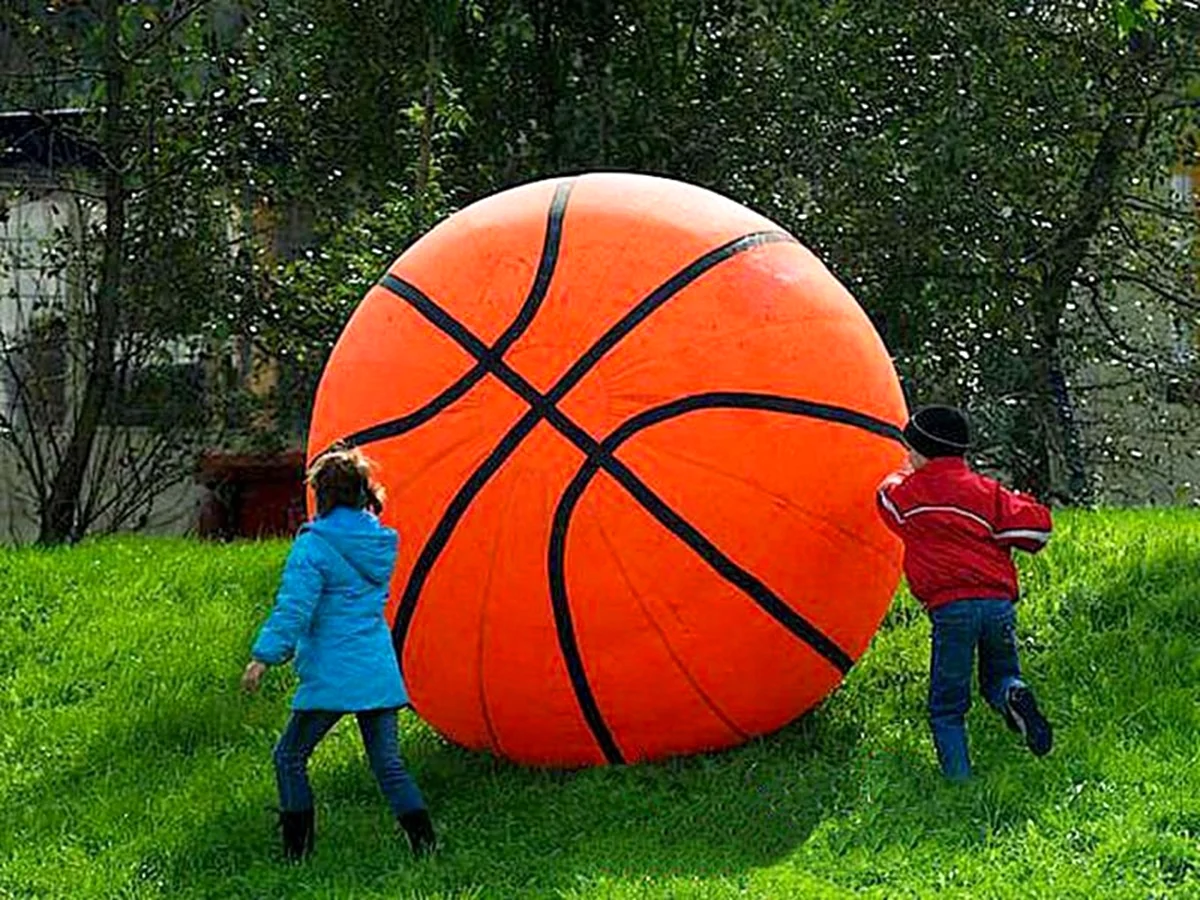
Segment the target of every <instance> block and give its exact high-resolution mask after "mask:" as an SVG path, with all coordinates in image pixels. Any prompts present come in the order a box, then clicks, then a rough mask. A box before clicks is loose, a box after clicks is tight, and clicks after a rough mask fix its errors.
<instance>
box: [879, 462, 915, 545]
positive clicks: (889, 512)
mask: <svg viewBox="0 0 1200 900" xmlns="http://www.w3.org/2000/svg"><path fill="white" fill-rule="evenodd" d="M906 477H907V476H906V474H905V473H903V472H894V473H893V474H891V475H889V476H888V477H887V478H885V479H883V483H882V484H880V485H879V489H878V490H877V491H876V492H875V506H876V508H877V509H878V510H879V517H880V518H881V519H883V524H885V525H886V526H887V527H888V528H890V529H891V530H892V531H894V532H895V533H896V534H901V533H902V529H903V528H904V525H905V518H904V514H903V513H902V512H900V507H899V506H898V505H897V503H896V499H895V491H896V488H898V487H900V485H902V484H904V479H905V478H906Z"/></svg>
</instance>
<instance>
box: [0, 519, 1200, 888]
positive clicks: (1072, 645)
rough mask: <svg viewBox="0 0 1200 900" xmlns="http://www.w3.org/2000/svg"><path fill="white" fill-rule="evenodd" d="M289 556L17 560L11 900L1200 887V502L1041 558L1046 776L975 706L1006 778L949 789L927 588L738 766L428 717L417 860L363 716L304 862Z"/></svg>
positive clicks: (329, 759)
mask: <svg viewBox="0 0 1200 900" xmlns="http://www.w3.org/2000/svg"><path fill="white" fill-rule="evenodd" d="M285 552H286V546H285V545H284V544H266V545H257V546H255V545H242V546H229V547H211V546H201V545H198V544H194V543H188V542H183V541H178V542H176V541H145V540H118V541H105V542H98V543H92V544H87V545H84V546H82V547H79V548H75V549H72V550H65V551H52V552H46V551H33V550H25V551H10V552H0V897H41V896H47V897H72V898H76V897H78V898H84V897H172V898H175V897H285V896H286V897H306V896H319V897H347V898H349V897H355V898H370V897H398V896H399V897H424V898H435V897H442V898H449V897H515V896H531V897H562V898H576V897H613V898H633V897H680V898H688V897H788V896H802V897H825V896H830V897H838V896H848V895H861V896H865V897H888V898H892V897H909V896H934V895H939V896H940V895H943V894H944V895H946V896H962V897H1055V898H1058V897H1087V898H1095V897H1130V898H1134V897H1136V898H1145V897H1168V896H1170V897H1200V758H1198V757H1200V516H1197V514H1195V513H1192V512H1187V511H1169V512H1166V511H1164V512H1107V513H1101V514H1077V515H1066V516H1063V517H1061V518H1060V519H1059V522H1058V533H1057V535H1056V537H1055V539H1054V541H1053V542H1052V545H1051V549H1050V550H1049V551H1048V552H1047V553H1046V554H1044V555H1043V556H1040V557H1036V558H1033V559H1025V560H1024V561H1023V565H1024V578H1025V585H1026V587H1027V590H1028V596H1027V599H1026V601H1025V602H1024V603H1023V605H1022V606H1021V607H1020V611H1019V614H1018V616H1019V623H1020V624H1019V628H1020V633H1021V635H1022V642H1023V653H1024V664H1025V667H1026V671H1027V674H1028V676H1029V678H1030V680H1031V681H1032V683H1033V684H1034V686H1035V688H1036V689H1037V691H1038V694H1039V697H1040V699H1041V701H1042V704H1043V706H1044V707H1045V708H1046V709H1047V710H1048V712H1049V713H1050V714H1051V716H1052V718H1053V719H1054V721H1055V723H1056V726H1057V746H1056V748H1055V751H1054V753H1053V754H1051V756H1049V757H1047V758H1046V759H1043V760H1036V759H1034V758H1033V757H1031V756H1030V755H1029V754H1028V753H1027V752H1026V751H1025V750H1024V748H1023V747H1022V746H1021V744H1020V742H1019V740H1018V739H1017V738H1016V737H1015V736H1014V735H1012V734H1011V733H1010V732H1008V731H1007V730H1006V729H1005V728H1004V727H1003V725H1002V723H1001V722H999V720H998V719H997V718H996V717H995V716H994V714H992V713H990V712H989V711H988V710H986V709H985V708H983V705H982V704H981V703H980V702H978V701H977V702H976V705H975V708H974V709H973V710H972V713H971V718H970V727H971V737H972V752H973V757H974V762H975V766H976V769H977V773H978V775H977V778H976V779H975V780H974V781H973V782H972V783H971V784H968V785H965V786H961V787H957V788H956V787H954V786H951V785H947V784H944V783H943V782H942V780H941V779H940V777H939V776H938V774H937V773H936V771H935V768H934V761H933V751H932V746H931V743H930V740H929V737H928V731H927V727H926V724H925V714H924V697H925V690H926V683H927V677H928V676H927V671H926V667H927V653H928V649H927V643H928V628H929V626H928V624H927V621H926V619H925V617H924V616H923V615H922V614H921V613H920V611H919V609H918V608H917V607H916V606H915V605H914V604H913V602H912V601H911V600H910V599H907V598H901V600H900V601H898V603H897V604H896V606H895V607H894V608H893V610H892V612H891V614H890V615H889V617H888V620H887V622H886V624H885V626H884V629H883V630H882V631H881V632H880V634H879V635H878V637H877V638H876V640H875V642H874V644H873V646H872V648H871V650H870V651H869V653H868V654H867V656H866V657H865V658H864V660H863V661H862V663H861V664H860V665H859V666H857V667H856V668H855V670H854V671H853V672H852V673H851V675H850V677H849V679H848V681H847V683H846V685H845V686H844V687H843V688H842V689H841V690H839V691H838V692H837V693H836V694H834V695H833V696H832V697H831V698H830V699H829V700H828V701H827V702H826V703H825V704H824V705H823V706H822V707H821V708H820V709H818V710H817V711H816V712H814V713H813V714H811V715H809V716H807V717H805V718H804V719H802V720H801V721H799V722H797V723H795V724H794V725H792V726H790V727H789V728H787V729H785V730H784V731H782V732H780V733H779V734H776V735H773V736H771V737H769V738H766V739H763V740H760V741H756V742H754V743H753V744H751V745H749V746H747V747H744V748H741V749H739V750H736V751H733V752H729V753H725V754H721V755H716V756H706V757H697V758H692V759H687V760H678V761H674V762H671V763H667V764H664V765H655V766H635V767H629V768H623V769H604V770H591V771H584V772H578V773H551V772H540V771H528V770H522V769H518V768H515V767H513V766H510V765H507V764H505V763H502V762H498V761H496V760H493V759H489V758H487V757H484V756H480V755H476V754H471V753H467V752H464V751H462V750H459V749H457V748H455V747H452V746H449V745H447V744H446V743H444V742H443V741H442V740H440V739H439V738H438V737H437V736H436V735H435V734H434V733H433V732H432V731H430V730H429V729H428V728H427V727H426V726H424V725H422V724H421V723H420V722H419V721H417V720H416V719H415V717H412V716H411V715H406V717H405V720H404V746H405V750H406V754H407V757H408V759H409V762H410V764H411V766H412V768H413V770H414V771H415V773H416V775H417V777H418V779H419V781H420V783H421V785H422V787H423V789H424V790H425V792H426V794H427V796H428V798H429V800H430V802H431V805H432V808H433V811H434V815H435V818H436V820H437V822H438V824H439V825H440V827H441V830H442V832H443V835H444V840H445V849H444V852H443V853H442V854H441V855H440V856H439V857H437V858H435V859H433V860H430V861H426V862H422V863H419V864H417V863H414V862H412V861H411V860H410V859H409V857H408V854H407V851H406V850H405V849H404V848H403V847H402V845H401V843H400V841H399V840H398V839H397V838H396V837H395V835H394V834H393V832H392V823H391V822H390V820H389V816H388V814H387V811H386V807H385V805H384V803H383V801H382V798H381V797H380V796H379V795H378V793H377V789H376V787H375V785H374V783H373V781H372V780H371V776H370V774H369V772H368V770H367V768H366V766H365V764H364V763H363V761H362V757H361V751H360V749H359V746H358V743H357V734H356V729H354V727H353V725H352V723H350V722H344V723H343V724H342V725H341V726H339V728H338V729H337V730H336V731H335V732H334V733H333V735H332V736H331V737H330V739H329V740H328V741H327V743H326V744H324V745H323V746H322V747H321V749H320V750H319V751H318V754H317V756H316V758H315V760H314V764H313V781H314V786H315V789H316V792H317V796H318V823H319V837H318V848H317V855H316V857H315V858H314V859H313V860H312V861H311V862H310V863H309V864H308V865H306V866H304V867H301V868H295V867H288V866H286V865H284V864H283V863H281V862H279V861H278V851H277V847H276V835H275V832H274V831H273V816H272V815H271V813H270V812H269V811H268V810H269V808H270V807H271V806H272V804H273V803H274V799H275V798H274V783H273V780H272V772H271V763H270V750H271V746H272V743H273V741H274V740H275V738H276V736H277V734H278V732H279V730H280V728H281V727H282V725H283V723H284V719H285V716H286V709H287V700H288V694H289V691H290V687H291V683H290V681H289V680H288V677H286V676H285V677H280V676H279V674H278V673H274V674H273V675H272V677H271V678H270V681H269V684H268V686H267V688H266V690H265V693H264V694H263V695H259V696H258V697H255V698H247V697H244V696H242V695H241V694H240V692H239V690H238V687H237V680H238V676H239V674H240V671H241V668H242V665H243V663H244V660H245V657H246V651H247V647H248V644H249V642H250V640H251V638H252V636H253V633H254V631H255V629H256V627H257V626H258V624H259V622H260V621H261V619H262V617H263V616H264V615H265V613H266V611H267V610H268V608H269V605H270V601H271V597H272V593H273V590H274V587H275V579H276V577H277V575H278V572H279V569H280V566H281V564H282V561H283V557H284V554H285Z"/></svg>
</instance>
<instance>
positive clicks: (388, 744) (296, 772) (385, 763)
mask: <svg viewBox="0 0 1200 900" xmlns="http://www.w3.org/2000/svg"><path fill="white" fill-rule="evenodd" d="M343 715H346V714H345V713H340V712H326V711H324V710H296V711H293V712H292V718H291V719H290V720H289V721H288V724H287V728H286V729H284V732H283V736H282V737H280V739H279V743H278V744H276V745H275V780H276V783H277V784H278V785H279V806H280V808H281V809H283V810H284V811H286V812H297V811H300V810H306V809H312V808H313V795H312V788H311V787H310V786H309V783H308V758H309V757H310V756H312V752H313V750H315V749H316V747H317V744H319V743H320V742H321V738H323V737H325V735H326V734H328V733H329V730H330V729H331V728H333V726H334V725H336V724H337V722H338V720H339V719H340V718H341V717H342V716H343ZM354 715H355V718H357V719H358V729H359V731H360V732H361V733H362V740H363V746H364V747H365V748H366V750H367V759H368V760H369V761H370V763H371V771H372V772H374V773H375V778H376V780H377V781H378V782H379V787H380V788H381V789H382V790H383V794H384V796H385V797H387V800H388V804H389V805H390V806H391V808H392V813H393V814H394V815H396V816H400V815H402V814H404V813H406V812H412V811H413V810H417V809H424V808H425V800H424V798H422V797H421V791H420V789H419V788H418V787H417V783H416V782H415V781H413V778H412V776H411V775H409V774H408V770H407V769H405V768H404V761H403V759H401V757H400V744H399V741H398V739H397V737H396V710H394V709H379V710H370V711H368V712H360V713H355V714H354Z"/></svg>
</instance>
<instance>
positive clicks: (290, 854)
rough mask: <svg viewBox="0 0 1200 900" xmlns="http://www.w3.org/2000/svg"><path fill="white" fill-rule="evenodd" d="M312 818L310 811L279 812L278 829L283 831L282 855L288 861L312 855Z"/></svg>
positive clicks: (313, 835) (313, 833) (313, 834)
mask: <svg viewBox="0 0 1200 900" xmlns="http://www.w3.org/2000/svg"><path fill="white" fill-rule="evenodd" d="M313 818H314V817H313V811H312V810H311V809H301V810H297V811H295V812H289V811H288V810H280V811H279V827H280V828H281V829H282V830H283V855H284V856H285V857H287V859H288V860H290V861H296V860H301V859H304V858H305V857H307V856H309V855H310V854H311V853H312V850H313V839H314V838H315V837H316V828H315V827H314V822H313Z"/></svg>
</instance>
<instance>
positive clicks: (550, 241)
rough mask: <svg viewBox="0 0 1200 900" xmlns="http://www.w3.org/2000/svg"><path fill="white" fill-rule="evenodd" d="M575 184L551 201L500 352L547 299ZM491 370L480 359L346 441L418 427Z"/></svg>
mask: <svg viewBox="0 0 1200 900" xmlns="http://www.w3.org/2000/svg"><path fill="white" fill-rule="evenodd" d="M574 186H575V181H574V179H571V180H569V181H565V182H563V183H562V184H560V185H559V186H558V187H557V188H555V190H554V198H553V200H551V202H550V212H549V214H548V216H547V218H546V236H545V238H544V240H543V242H542V255H541V259H540V260H539V261H538V268H537V274H536V275H535V276H534V279H533V284H532V285H531V286H530V288H529V293H528V294H527V295H526V297H525V302H524V303H523V304H521V309H520V311H519V312H518V313H517V317H516V318H515V319H513V321H512V324H511V325H509V326H508V328H506V329H505V330H504V333H503V334H501V335H500V337H499V338H498V339H497V340H496V343H495V344H493V345H492V348H491V349H492V352H493V353H495V354H497V355H499V356H503V355H504V354H505V353H507V352H508V351H509V349H510V348H511V347H512V345H513V344H514V343H516V341H517V339H518V338H520V337H521V335H522V334H524V333H525V330H526V329H527V328H528V327H529V325H530V323H531V322H533V319H534V317H535V316H536V315H537V312H538V310H539V309H540V308H541V305H542V302H543V301H544V300H545V299H546V293H547V291H548V290H549V288H550V280H551V279H552V278H553V277H554V269H555V267H556V266H557V264H558V251H559V248H560V247H561V245H562V230H563V219H564V218H565V216H566V211H567V200H568V198H569V197H570V196H571V189H572V188H573V187H574ZM389 277H390V276H389V275H386V274H385V275H384V277H383V278H382V279H380V282H381V284H382V285H383V286H384V287H386V288H387V289H388V290H389V291H391V292H392V293H397V291H396V290H395V288H394V287H393V286H391V285H388V284H386V281H387V279H388V278H389ZM439 327H440V326H439ZM487 373H488V369H487V366H485V365H484V364H483V363H478V364H476V365H475V366H474V367H473V368H472V369H471V370H470V371H469V372H467V373H466V374H465V375H463V376H462V377H461V378H459V379H458V381H456V382H454V384H452V385H450V387H448V388H446V390H444V391H442V393H440V394H438V396H436V397H434V398H433V399H432V400H430V401H429V402H428V403H426V404H425V405H424V406H422V407H421V408H420V409H417V410H414V411H413V412H411V413H408V414H407V415H404V416H400V417H399V418H397V419H392V420H391V421H389V422H380V423H378V424H376V425H372V426H371V427H370V428H364V429H363V430H362V431H357V432H355V433H354V434H352V435H350V436H349V437H347V438H345V439H344V443H346V444H348V445H349V446H351V447H361V446H364V445H366V444H370V443H374V442H375V441H382V440H386V439H387V438H392V437H398V436H399V435H402V434H406V433H407V432H409V431H412V430H413V429H414V428H417V427H419V426H421V425H423V424H425V423H426V422H428V421H429V420H430V419H432V418H433V417H434V416H436V415H437V414H438V413H440V412H441V411H442V410H443V409H445V408H446V407H448V406H450V405H451V404H452V403H454V401H455V400H458V399H459V398H460V397H462V396H463V395H465V394H466V393H467V392H468V391H469V390H471V388H473V387H474V386H475V385H476V384H478V383H479V381H480V379H482V378H483V376H484V375H486V374H487Z"/></svg>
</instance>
